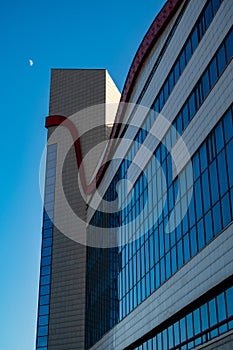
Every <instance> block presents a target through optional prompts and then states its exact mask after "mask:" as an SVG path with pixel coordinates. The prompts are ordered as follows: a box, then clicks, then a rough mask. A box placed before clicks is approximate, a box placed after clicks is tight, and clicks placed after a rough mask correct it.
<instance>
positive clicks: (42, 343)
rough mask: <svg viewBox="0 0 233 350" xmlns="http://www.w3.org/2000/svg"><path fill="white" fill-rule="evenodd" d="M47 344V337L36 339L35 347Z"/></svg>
mask: <svg viewBox="0 0 233 350" xmlns="http://www.w3.org/2000/svg"><path fill="white" fill-rule="evenodd" d="M47 342H48V337H47V336H44V337H38V338H37V346H47Z"/></svg>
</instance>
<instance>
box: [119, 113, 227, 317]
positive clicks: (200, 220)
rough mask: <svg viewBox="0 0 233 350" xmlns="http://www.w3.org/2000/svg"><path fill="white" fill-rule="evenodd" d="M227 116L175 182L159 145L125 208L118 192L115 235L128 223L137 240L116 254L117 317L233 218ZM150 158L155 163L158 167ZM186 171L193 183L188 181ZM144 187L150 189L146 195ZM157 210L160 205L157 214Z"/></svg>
mask: <svg viewBox="0 0 233 350" xmlns="http://www.w3.org/2000/svg"><path fill="white" fill-rule="evenodd" d="M232 116H233V115H232V109H229V110H228V111H227V113H226V114H225V115H224V116H223V118H222V119H221V121H220V122H219V123H218V124H217V126H216V127H215V128H214V129H213V131H212V132H211V134H210V135H209V136H208V138H207V139H206V141H205V142H204V143H203V144H202V146H201V147H200V148H199V150H198V151H197V152H196V153H195V155H194V156H193V157H192V162H191V163H188V164H187V165H186V166H185V168H184V169H183V170H182V172H181V173H180V176H179V178H178V177H177V178H176V179H175V180H174V181H172V167H171V159H170V154H169V152H168V150H166V149H165V150H164V147H162V148H161V147H158V149H157V150H156V151H155V157H153V158H152V159H151V161H150V162H149V163H148V165H147V167H146V169H145V170H144V173H145V175H146V176H143V175H141V176H140V177H139V179H138V181H137V182H136V184H135V188H134V191H135V195H134V196H133V198H132V202H131V205H130V206H126V204H125V203H126V201H127V197H126V194H124V189H122V193H123V195H122V197H121V199H120V200H122V208H125V209H123V210H122V213H121V215H120V217H121V227H120V229H119V230H120V231H121V235H123V236H124V235H126V234H127V232H125V229H124V227H126V223H128V224H127V229H128V231H130V230H131V231H132V232H136V234H137V233H139V236H140V238H138V239H136V240H134V241H133V242H132V243H130V244H126V245H125V246H124V247H122V249H121V252H120V256H121V259H120V260H121V266H120V273H119V278H118V283H119V287H118V290H119V300H120V319H122V318H124V317H125V316H126V315H127V314H128V313H129V312H131V311H132V310H133V309H134V308H135V307H136V306H137V305H139V304H140V303H141V302H142V301H143V300H144V299H145V298H146V297H148V296H149V295H150V294H151V293H152V292H153V291H154V290H156V289H157V288H159V286H160V285H161V284H163V283H164V282H165V281H166V280H167V279H168V278H169V277H171V275H172V274H174V273H175V272H176V271H177V270H178V269H179V268H180V267H181V266H182V265H184V264H185V263H186V262H187V261H188V260H189V259H190V258H191V257H193V256H194V255H195V254H196V253H197V252H198V251H200V250H201V249H202V248H204V246H205V245H206V244H208V243H209V242H210V241H211V240H212V239H213V238H214V237H215V236H216V235H217V234H219V233H220V232H221V231H222V229H223V228H225V227H226V226H227V225H228V224H229V223H230V222H231V221H232V220H233V217H232V208H233V207H232V205H233V201H232V200H233V197H232V196H233V189H232V185H233V182H232V179H233V170H232V161H231V157H232V156H231V155H232V154H233V153H232V151H233V148H232V147H233V124H232ZM226 130H228V131H227V134H226ZM165 138H167V136H166V137H165ZM163 153H164V155H163ZM156 159H160V162H159V165H158V162H156ZM191 165H192V166H191ZM164 169H165V170H164ZM192 169H193V182H192V181H191V182H189V180H190V171H192ZM120 171H122V172H123V174H122V176H127V174H126V173H127V167H126V166H123V165H122V167H121V168H120ZM163 171H166V175H167V179H166V180H167V185H166V184H163V183H162V181H161V179H162V172H163ZM169 173H170V175H169ZM146 178H147V181H148V183H147V182H146ZM192 185H193V189H192V188H191V186H192ZM148 188H149V189H152V190H148V191H147V189H148ZM178 189H179V191H178ZM147 193H148V195H147ZM189 196H191V197H192V199H191V202H190V204H189V206H188V211H187V212H186V214H185V215H184V216H183V220H182V222H181V223H180V224H179V225H177V227H176V228H175V229H174V230H173V231H172V232H171V233H167V232H166V227H167V224H168V221H169V218H170V217H171V213H172V212H173V213H174V214H175V215H174V216H173V218H174V220H177V221H178V222H180V217H181V215H182V214H183V213H182V211H183V208H185V210H186V208H187V203H188V198H189ZM175 202H176V206H175V208H174V205H175ZM160 206H162V207H163V210H162V211H161V210H160ZM142 208H146V210H144V220H143V222H141V221H140V222H139V220H137V217H139V215H140V212H141V211H142ZM160 212H161V215H160ZM133 218H136V220H135V222H136V224H135V227H134V222H133V223H132V225H130V222H131V221H132V219H133ZM174 224H175V223H174ZM148 228H149V229H148ZM144 233H145V234H144ZM122 239H123V238H122Z"/></svg>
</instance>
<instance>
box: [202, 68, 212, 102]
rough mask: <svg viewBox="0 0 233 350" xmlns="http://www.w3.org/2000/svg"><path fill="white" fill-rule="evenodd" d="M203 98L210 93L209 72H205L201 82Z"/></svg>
mask: <svg viewBox="0 0 233 350" xmlns="http://www.w3.org/2000/svg"><path fill="white" fill-rule="evenodd" d="M201 82H202V88H203V97H204V98H205V97H206V96H207V95H208V93H209V91H210V80H209V70H207V71H206V73H205V74H204V76H203V78H202V80H201Z"/></svg>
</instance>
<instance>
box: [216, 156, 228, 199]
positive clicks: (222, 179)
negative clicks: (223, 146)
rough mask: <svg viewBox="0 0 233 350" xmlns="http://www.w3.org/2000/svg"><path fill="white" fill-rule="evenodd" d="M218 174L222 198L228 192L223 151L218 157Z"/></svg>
mask: <svg viewBox="0 0 233 350" xmlns="http://www.w3.org/2000/svg"><path fill="white" fill-rule="evenodd" d="M218 174H219V188H220V196H221V197H222V196H223V194H224V193H225V192H226V191H227V190H228V179H227V170H226V157H225V151H224V150H223V151H222V152H221V153H220V154H219V156H218Z"/></svg>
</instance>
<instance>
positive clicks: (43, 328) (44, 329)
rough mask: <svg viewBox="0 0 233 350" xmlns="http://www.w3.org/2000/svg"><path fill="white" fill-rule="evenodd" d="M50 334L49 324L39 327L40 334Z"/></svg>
mask: <svg viewBox="0 0 233 350" xmlns="http://www.w3.org/2000/svg"><path fill="white" fill-rule="evenodd" d="M45 335H48V326H40V327H38V336H39V337H43V336H45Z"/></svg>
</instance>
